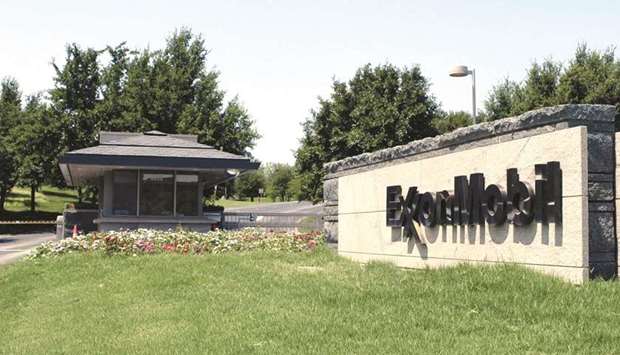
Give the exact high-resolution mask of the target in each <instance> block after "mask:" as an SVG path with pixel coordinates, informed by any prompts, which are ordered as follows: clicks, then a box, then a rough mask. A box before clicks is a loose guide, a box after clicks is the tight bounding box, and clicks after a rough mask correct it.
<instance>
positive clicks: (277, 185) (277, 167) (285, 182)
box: [267, 164, 294, 201]
mask: <svg viewBox="0 0 620 355" xmlns="http://www.w3.org/2000/svg"><path fill="white" fill-rule="evenodd" d="M270 170H271V171H270V173H269V176H268V182H269V184H268V189H267V194H268V195H269V196H271V198H272V199H273V200H276V199H277V198H279V199H280V201H288V200H290V197H291V196H290V194H289V192H290V187H289V184H290V183H291V181H292V180H293V177H294V171H293V167H291V166H290V165H287V164H273V166H272V167H271V169H270Z"/></svg>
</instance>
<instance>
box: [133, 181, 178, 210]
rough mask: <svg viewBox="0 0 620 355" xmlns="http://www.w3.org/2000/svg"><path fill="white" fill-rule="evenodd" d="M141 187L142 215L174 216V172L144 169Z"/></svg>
mask: <svg viewBox="0 0 620 355" xmlns="http://www.w3.org/2000/svg"><path fill="white" fill-rule="evenodd" d="M141 175H142V178H141V181H142V186H141V189H140V215H141V216H172V215H173V214H174V209H173V208H174V173H173V172H170V171H143V172H142V174H141Z"/></svg>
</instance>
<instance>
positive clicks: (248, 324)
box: [0, 248, 620, 354]
mask: <svg viewBox="0 0 620 355" xmlns="http://www.w3.org/2000/svg"><path fill="white" fill-rule="evenodd" d="M0 319H1V320H2V321H1V322H0V344H2V345H1V346H0V352H5V353H11V354H49V353H75V354H90V353H144V354H146V353H188V354H193V353H261V354H274V353H287V354H291V353H292V354H294V353H316V354H345V353H347V354H348V353H364V354H379V353H382V354H390V353H427V354H432V353H468V354H474V353H485V354H495V353H515V354H522V353H525V352H528V351H530V352H532V353H616V352H618V351H620V327H619V326H618V324H620V284H618V283H617V282H591V283H588V284H586V285H585V286H573V285H570V284H567V283H564V282H562V281H559V280H556V279H553V278H550V277H546V276H543V275H540V274H537V273H534V272H530V271H526V270H524V269H521V268H518V267H512V266H498V267H494V268H489V267H466V266H462V267H458V268H452V269H443V270H440V271H428V270H426V271H407V270H401V269H397V268H395V267H392V266H388V265H385V264H370V265H368V266H360V265H359V264H356V263H353V262H349V261H346V260H344V259H341V258H339V257H337V256H335V255H333V253H332V252H330V251H328V250H326V249H322V248H321V249H319V250H318V251H317V252H315V253H302V254H283V253H267V252H256V253H251V254H246V255H235V254H229V255H208V256H180V255H156V256H141V257H123V256H114V257H106V256H86V255H76V254H71V255H67V256H66V257H61V258H57V259H51V260H40V261H36V262H19V263H17V264H15V265H11V266H5V267H2V268H0Z"/></svg>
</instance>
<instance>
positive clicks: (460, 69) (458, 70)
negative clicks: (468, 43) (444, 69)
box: [449, 65, 476, 124]
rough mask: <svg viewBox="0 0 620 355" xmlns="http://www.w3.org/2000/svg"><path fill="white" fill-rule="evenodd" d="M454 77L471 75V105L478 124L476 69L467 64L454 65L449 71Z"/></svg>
mask: <svg viewBox="0 0 620 355" xmlns="http://www.w3.org/2000/svg"><path fill="white" fill-rule="evenodd" d="M449 74H450V76H451V77H453V78H462V77H464V76H468V75H471V106H472V114H473V116H472V117H473V119H474V124H476V70H475V69H472V70H469V69H468V68H467V66H466V65H457V66H455V67H452V69H450V72H449Z"/></svg>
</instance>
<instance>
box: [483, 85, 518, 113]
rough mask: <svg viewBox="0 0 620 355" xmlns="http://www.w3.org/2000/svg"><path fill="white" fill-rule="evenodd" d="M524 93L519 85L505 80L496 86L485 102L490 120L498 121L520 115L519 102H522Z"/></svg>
mask: <svg viewBox="0 0 620 355" xmlns="http://www.w3.org/2000/svg"><path fill="white" fill-rule="evenodd" d="M522 95H523V92H522V90H521V87H520V86H519V84H518V83H516V82H514V81H511V80H509V79H508V78H506V79H504V81H502V82H501V83H499V84H497V85H495V86H494V87H493V88H492V89H491V92H490V93H489V97H488V99H487V100H486V101H485V104H484V105H485V109H486V112H487V114H488V118H489V120H497V119H500V118H505V117H509V116H513V115H516V114H518V113H520V112H519V111H518V110H519V109H518V108H517V107H518V104H517V103H518V102H520V101H522V99H521V97H522Z"/></svg>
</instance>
